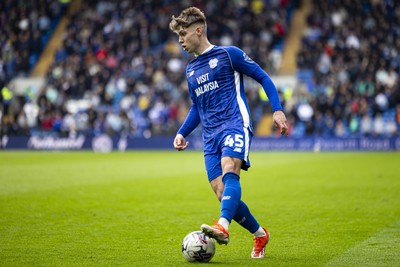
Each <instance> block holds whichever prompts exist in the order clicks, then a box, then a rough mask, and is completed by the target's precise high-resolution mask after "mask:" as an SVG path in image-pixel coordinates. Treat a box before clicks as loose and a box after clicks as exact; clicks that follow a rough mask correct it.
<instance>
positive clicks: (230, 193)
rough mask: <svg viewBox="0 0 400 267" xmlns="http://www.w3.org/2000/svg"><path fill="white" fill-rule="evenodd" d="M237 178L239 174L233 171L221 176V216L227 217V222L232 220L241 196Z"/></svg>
mask: <svg viewBox="0 0 400 267" xmlns="http://www.w3.org/2000/svg"><path fill="white" fill-rule="evenodd" d="M239 179H240V178H239V175H237V174H236V173H233V172H228V173H225V174H224V176H223V177H222V182H223V183H224V192H223V193H222V198H221V217H223V218H225V219H227V220H228V221H229V223H230V222H231V221H232V218H233V216H234V215H235V213H236V210H237V207H238V205H239V202H240V198H241V197H242V188H241V186H240V182H239Z"/></svg>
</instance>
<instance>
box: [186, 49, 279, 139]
mask: <svg viewBox="0 0 400 267" xmlns="http://www.w3.org/2000/svg"><path fill="white" fill-rule="evenodd" d="M243 74H245V75H247V76H249V77H251V78H253V79H254V80H256V81H258V82H259V83H260V84H261V85H262V86H263V88H264V90H265V92H266V93H267V95H268V98H269V99H270V101H271V104H272V108H273V110H274V111H276V110H282V107H281V104H280V102H279V97H278V93H277V91H276V88H275V85H274V84H273V82H272V81H271V79H270V77H269V76H268V75H267V74H266V73H265V72H264V71H263V70H262V69H261V68H260V66H259V65H258V64H257V63H255V62H254V61H253V60H252V59H250V58H249V57H248V56H247V55H246V53H244V52H243V51H242V50H241V49H239V48H237V47H234V46H212V47H210V48H209V49H207V50H206V51H205V52H204V53H203V54H201V55H199V56H197V57H196V58H195V59H193V60H192V61H191V62H189V64H188V65H187V67H186V78H187V82H188V86H189V93H190V98H191V100H192V107H191V109H190V111H189V114H188V116H187V118H186V120H185V122H184V123H183V125H182V127H181V128H180V129H179V131H178V133H180V134H182V135H183V136H184V137H186V136H187V135H189V134H190V133H191V132H192V131H193V130H194V129H195V128H196V127H197V125H198V124H199V123H200V122H201V123H202V126H203V139H204V141H207V140H209V139H210V138H213V136H215V135H216V134H218V133H219V132H221V131H223V130H224V129H228V128H232V127H245V128H247V129H249V131H250V132H253V127H252V123H251V117H250V110H249V106H248V103H247V100H246V97H245V90H244V83H243Z"/></svg>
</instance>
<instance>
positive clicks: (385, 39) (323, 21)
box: [289, 0, 400, 137]
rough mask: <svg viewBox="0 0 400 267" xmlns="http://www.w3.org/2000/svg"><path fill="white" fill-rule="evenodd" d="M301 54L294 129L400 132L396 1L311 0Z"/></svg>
mask: <svg viewBox="0 0 400 267" xmlns="http://www.w3.org/2000/svg"><path fill="white" fill-rule="evenodd" d="M313 10H314V11H313V12H312V13H311V14H310V15H309V16H308V18H307V30H306V31H305V34H304V37H303V41H302V46H301V49H300V52H299V53H298V56H297V65H298V74H297V76H298V79H299V80H301V81H303V84H304V85H305V86H304V87H303V88H301V89H300V90H297V91H296V94H295V95H294V97H293V99H292V101H293V103H294V104H293V105H292V107H291V108H290V110H289V111H290V113H291V114H292V116H293V117H292V119H293V125H294V127H293V133H292V134H293V135H294V136H299V137H301V136H304V135H318V136H328V137H330V136H336V137H349V136H398V133H399V131H400V127H399V125H400V121H399V113H398V112H399V103H400V102H399V101H398V100H393V101H391V99H394V96H395V92H396V91H399V85H398V80H399V77H398V74H399V70H400V56H399V55H400V54H399V52H400V51H399V47H400V45H399V44H400V27H399V25H400V23H399V18H400V16H399V14H400V5H399V2H398V1H362V2H356V1H351V0H337V1H316V0H314V1H313ZM396 114H397V115H396Z"/></svg>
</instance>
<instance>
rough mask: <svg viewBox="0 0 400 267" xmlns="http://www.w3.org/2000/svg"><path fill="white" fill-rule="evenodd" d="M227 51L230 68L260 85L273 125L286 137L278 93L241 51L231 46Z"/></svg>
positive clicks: (283, 116)
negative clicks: (269, 104)
mask: <svg viewBox="0 0 400 267" xmlns="http://www.w3.org/2000/svg"><path fill="white" fill-rule="evenodd" d="M227 51H228V53H229V56H230V58H231V62H232V67H233V68H234V69H235V70H237V71H239V72H241V73H243V74H245V75H247V76H249V77H251V78H253V79H254V80H256V81H257V82H259V83H260V84H261V85H262V87H263V88H264V91H265V93H266V94H267V96H268V98H269V100H270V102H271V106H272V110H273V112H274V113H273V116H272V118H273V120H274V124H275V126H276V127H278V128H279V130H280V133H281V134H282V135H287V134H288V127H287V125H286V117H285V114H284V113H283V108H282V105H281V102H280V100H279V96H278V91H277V89H276V87H275V84H274V83H273V82H272V80H271V78H270V77H269V75H268V74H267V73H266V72H265V71H264V70H263V69H262V68H261V67H260V66H259V65H258V64H257V63H256V62H254V61H253V60H252V59H251V58H250V57H249V56H248V55H246V53H245V52H243V51H242V50H241V49H239V48H237V47H233V46H232V47H229V48H227Z"/></svg>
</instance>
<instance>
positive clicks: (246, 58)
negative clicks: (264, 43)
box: [243, 53, 254, 63]
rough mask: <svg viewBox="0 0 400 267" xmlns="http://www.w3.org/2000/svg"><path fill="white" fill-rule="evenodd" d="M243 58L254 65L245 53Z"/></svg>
mask: <svg viewBox="0 0 400 267" xmlns="http://www.w3.org/2000/svg"><path fill="white" fill-rule="evenodd" d="M243 58H244V60H245V61H247V62H249V63H254V61H253V60H252V59H251V58H250V57H249V56H248V55H247V54H246V53H243Z"/></svg>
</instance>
